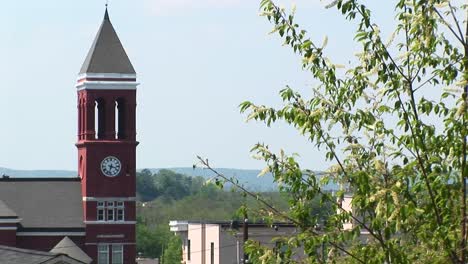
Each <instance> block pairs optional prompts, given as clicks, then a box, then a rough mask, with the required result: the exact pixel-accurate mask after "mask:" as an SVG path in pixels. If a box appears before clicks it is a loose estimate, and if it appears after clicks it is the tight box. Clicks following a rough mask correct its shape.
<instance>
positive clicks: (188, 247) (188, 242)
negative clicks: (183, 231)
mask: <svg viewBox="0 0 468 264" xmlns="http://www.w3.org/2000/svg"><path fill="white" fill-rule="evenodd" d="M190 250H192V249H191V248H190V239H189V240H187V260H190Z"/></svg>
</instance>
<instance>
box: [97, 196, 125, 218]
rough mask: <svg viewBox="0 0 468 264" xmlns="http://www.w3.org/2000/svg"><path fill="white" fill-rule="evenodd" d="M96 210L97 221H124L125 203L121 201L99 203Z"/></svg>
mask: <svg viewBox="0 0 468 264" xmlns="http://www.w3.org/2000/svg"><path fill="white" fill-rule="evenodd" d="M96 209H97V220H98V221H125V203H124V202H122V201H119V202H116V201H99V202H98V203H97V207H96Z"/></svg>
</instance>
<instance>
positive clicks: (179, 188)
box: [136, 169, 212, 202]
mask: <svg viewBox="0 0 468 264" xmlns="http://www.w3.org/2000/svg"><path fill="white" fill-rule="evenodd" d="M136 185H137V196H138V199H139V201H142V202H148V201H152V200H154V199H156V198H160V197H163V198H165V199H171V200H180V199H182V198H184V197H186V196H190V195H193V194H196V193H198V192H200V191H204V190H207V189H210V188H212V186H210V185H206V184H205V180H204V179H203V177H189V176H186V175H184V174H180V173H176V172H173V171H171V170H167V169H161V170H159V171H158V172H157V173H154V174H153V173H151V171H150V170H148V169H144V170H142V171H141V172H139V173H138V174H137V179H136Z"/></svg>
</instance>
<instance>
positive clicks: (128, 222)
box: [84, 221, 136, 225]
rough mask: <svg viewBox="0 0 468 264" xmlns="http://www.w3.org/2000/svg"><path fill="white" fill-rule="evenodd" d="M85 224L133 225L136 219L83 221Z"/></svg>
mask: <svg viewBox="0 0 468 264" xmlns="http://www.w3.org/2000/svg"><path fill="white" fill-rule="evenodd" d="M84 223H85V224H87V225H135V224H136V221H84Z"/></svg>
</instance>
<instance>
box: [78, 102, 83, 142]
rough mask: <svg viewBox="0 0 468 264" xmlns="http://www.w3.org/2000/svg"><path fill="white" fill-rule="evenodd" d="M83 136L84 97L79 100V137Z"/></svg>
mask: <svg viewBox="0 0 468 264" xmlns="http://www.w3.org/2000/svg"><path fill="white" fill-rule="evenodd" d="M82 137H83V99H81V98H79V100H78V139H79V140H81V139H82Z"/></svg>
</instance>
